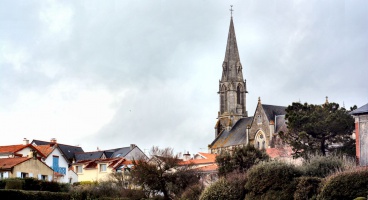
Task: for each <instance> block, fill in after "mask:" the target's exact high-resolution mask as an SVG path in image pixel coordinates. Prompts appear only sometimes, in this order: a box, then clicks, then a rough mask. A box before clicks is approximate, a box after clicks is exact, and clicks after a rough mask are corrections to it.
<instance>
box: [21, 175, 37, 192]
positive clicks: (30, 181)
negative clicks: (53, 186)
mask: <svg viewBox="0 0 368 200" xmlns="http://www.w3.org/2000/svg"><path fill="white" fill-rule="evenodd" d="M23 190H36V191H37V190H41V181H40V180H38V179H35V178H25V179H24V185H23Z"/></svg>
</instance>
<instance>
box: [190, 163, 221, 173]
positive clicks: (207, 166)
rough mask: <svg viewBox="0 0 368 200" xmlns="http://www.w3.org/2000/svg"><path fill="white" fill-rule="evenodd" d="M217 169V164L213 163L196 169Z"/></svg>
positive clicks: (201, 170) (202, 170) (205, 170)
mask: <svg viewBox="0 0 368 200" xmlns="http://www.w3.org/2000/svg"><path fill="white" fill-rule="evenodd" d="M217 169H218V166H217V164H212V165H206V166H203V167H198V168H196V169H195V170H197V171H199V172H209V171H216V170H217Z"/></svg>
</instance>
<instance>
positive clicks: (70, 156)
mask: <svg viewBox="0 0 368 200" xmlns="http://www.w3.org/2000/svg"><path fill="white" fill-rule="evenodd" d="M31 144H32V145H33V146H39V145H50V144H58V148H59V150H60V151H61V153H62V154H63V155H64V156H65V158H66V159H67V160H68V163H69V164H68V165H69V167H70V166H71V164H72V163H73V161H75V153H77V152H84V151H83V149H82V147H79V146H73V145H67V144H60V143H57V140H56V139H55V138H51V140H50V142H47V141H42V140H33V141H32V142H31Z"/></svg>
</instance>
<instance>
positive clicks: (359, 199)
mask: <svg viewBox="0 0 368 200" xmlns="http://www.w3.org/2000/svg"><path fill="white" fill-rule="evenodd" d="M354 200H367V198H365V197H357V198H355V199H354Z"/></svg>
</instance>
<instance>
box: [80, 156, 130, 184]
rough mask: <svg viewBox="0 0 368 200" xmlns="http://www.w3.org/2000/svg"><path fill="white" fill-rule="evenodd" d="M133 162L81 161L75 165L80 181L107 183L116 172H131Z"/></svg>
mask: <svg viewBox="0 0 368 200" xmlns="http://www.w3.org/2000/svg"><path fill="white" fill-rule="evenodd" d="M131 167H132V162H131V161H129V160H126V159H125V158H120V157H118V158H103V159H93V160H80V161H77V162H75V163H73V168H74V171H75V172H76V173H77V174H78V181H80V182H81V181H107V180H109V178H111V174H113V173H115V172H124V171H127V170H128V171H130V168H131Z"/></svg>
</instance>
